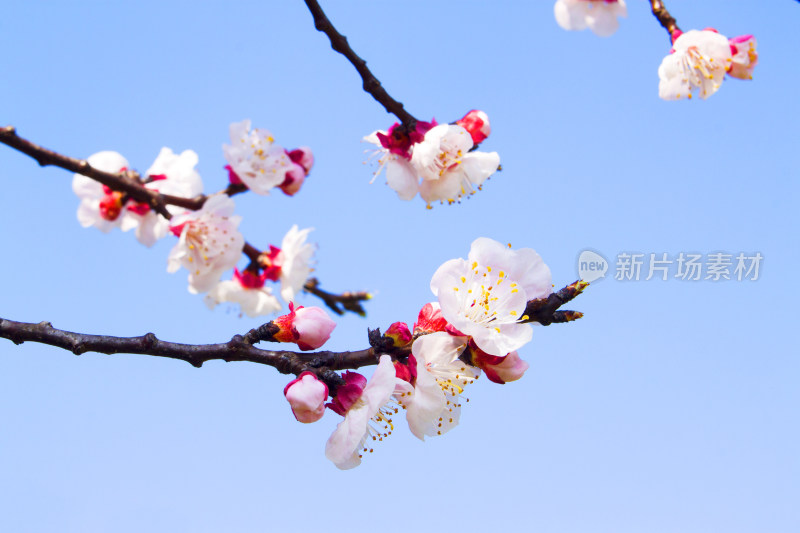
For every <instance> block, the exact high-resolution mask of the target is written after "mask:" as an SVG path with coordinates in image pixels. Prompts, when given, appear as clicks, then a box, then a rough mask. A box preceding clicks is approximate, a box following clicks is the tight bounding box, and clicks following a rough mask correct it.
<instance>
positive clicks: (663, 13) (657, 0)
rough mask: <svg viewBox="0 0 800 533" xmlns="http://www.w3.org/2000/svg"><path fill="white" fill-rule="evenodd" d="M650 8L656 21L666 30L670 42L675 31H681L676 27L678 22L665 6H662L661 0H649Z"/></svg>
mask: <svg viewBox="0 0 800 533" xmlns="http://www.w3.org/2000/svg"><path fill="white" fill-rule="evenodd" d="M650 9H651V11H652V12H653V16H654V17H656V19H657V20H658V22H659V23H660V24H661V25H662V26H663V27H664V29H665V30H667V33H669V39H670V42H672V41H673V40H674V37H673V36H674V35H675V32H680V31H681V29H680V28H679V27H678V23H677V22H676V21H675V17H673V16H672V15H670V14H669V11H667V8H666V7H664V2H662V1H661V0H650Z"/></svg>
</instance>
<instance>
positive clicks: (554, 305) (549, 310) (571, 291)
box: [523, 280, 589, 326]
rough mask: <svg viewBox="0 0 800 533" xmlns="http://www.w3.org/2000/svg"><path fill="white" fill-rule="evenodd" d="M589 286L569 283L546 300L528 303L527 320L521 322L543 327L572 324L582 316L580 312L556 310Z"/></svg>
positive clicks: (585, 283)
mask: <svg viewBox="0 0 800 533" xmlns="http://www.w3.org/2000/svg"><path fill="white" fill-rule="evenodd" d="M588 286H589V284H588V283H587V282H585V281H583V280H578V281H575V282H573V283H570V284H569V285H567V286H566V287H564V288H563V289H561V290H560V291H558V292H554V293H552V294H551V295H550V296H548V297H547V298H537V299H536V300H531V301H529V302H528V305H527V307H526V308H525V315H527V317H528V318H527V319H525V320H523V322H538V323H539V324H542V325H543V326H549V325H550V324H556V323H562V322H572V321H573V320H578V319H579V318H581V317H582V316H583V313H581V312H580V311H558V308H559V307H561V306H562V305H564V304H565V303H567V302H569V301H570V300H572V299H573V298H575V297H576V296H578V295H579V294H580V293H581V292H583V289H585V288H586V287H588Z"/></svg>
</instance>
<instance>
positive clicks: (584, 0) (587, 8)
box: [554, 0, 628, 37]
mask: <svg viewBox="0 0 800 533" xmlns="http://www.w3.org/2000/svg"><path fill="white" fill-rule="evenodd" d="M554 10H555V15H556V22H558V25H559V26H561V27H562V28H564V29H565V30H585V29H586V28H587V27H588V28H590V29H591V30H592V31H593V32H594V33H595V35H598V36H600V37H608V36H609V35H611V34H613V33H614V32H615V31H617V28H619V21H617V17H626V16H628V9H627V8H626V7H625V0H558V1H557V2H556V5H555V7H554Z"/></svg>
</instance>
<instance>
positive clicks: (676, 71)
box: [658, 29, 732, 100]
mask: <svg viewBox="0 0 800 533" xmlns="http://www.w3.org/2000/svg"><path fill="white" fill-rule="evenodd" d="M731 61H732V56H731V46H730V43H729V42H728V39H727V38H725V37H724V36H722V35H720V34H719V33H717V32H716V31H714V30H710V29H709V30H691V31H687V32H686V33H683V34H680V36H679V37H678V38H676V39H675V41H674V43H673V45H672V50H671V51H670V55H668V56H667V57H665V58H664V60H663V61H662V62H661V66H659V67H658V77H659V79H660V81H659V84H658V95H659V96H660V97H661V98H663V99H664V100H679V99H681V98H692V96H693V95H699V96H700V98H703V99H705V98H708V97H709V96H711V95H712V94H714V93H715V92H717V90H718V89H719V88H720V86H721V84H722V80H723V79H724V78H725V73H726V72H727V71H728V69H729V68H730V67H731Z"/></svg>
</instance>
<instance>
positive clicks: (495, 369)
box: [467, 340, 529, 385]
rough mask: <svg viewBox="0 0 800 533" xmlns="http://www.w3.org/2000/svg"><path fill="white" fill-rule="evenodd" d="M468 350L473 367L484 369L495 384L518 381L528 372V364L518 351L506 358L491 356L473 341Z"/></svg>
mask: <svg viewBox="0 0 800 533" xmlns="http://www.w3.org/2000/svg"><path fill="white" fill-rule="evenodd" d="M467 350H468V352H469V356H470V360H471V362H472V364H473V366H476V367H478V368H480V369H482V370H483V371H484V373H486V377H487V378H489V381H493V382H494V383H499V384H501V385H502V384H504V383H508V382H509V381H516V380H518V379H519V378H521V377H522V376H523V374H525V371H526V370H528V366H529V365H528V363H527V362H525V361H523V360H522V359H520V357H519V354H518V353H517V352H516V351H514V352H511V353H510V354H508V355H506V356H498V355H491V354H488V353H486V352H484V351H483V350H481V349H480V348H478V346H477V345H476V344H475V342H473V341H471V340H470V343H469V345H468V347H467Z"/></svg>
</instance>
